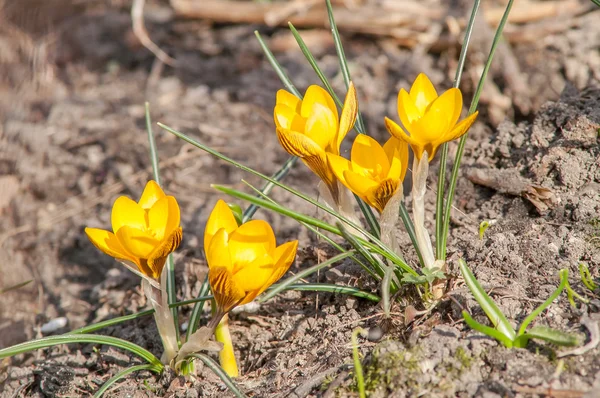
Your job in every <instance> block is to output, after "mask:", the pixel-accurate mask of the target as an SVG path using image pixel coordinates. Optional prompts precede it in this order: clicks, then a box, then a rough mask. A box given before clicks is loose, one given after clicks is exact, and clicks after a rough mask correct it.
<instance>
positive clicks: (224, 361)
mask: <svg viewBox="0 0 600 398" xmlns="http://www.w3.org/2000/svg"><path fill="white" fill-rule="evenodd" d="M215 340H217V341H218V342H220V343H223V349H222V350H221V352H220V353H219V359H220V361H221V367H222V368H223V370H225V372H227V375H228V376H229V377H238V376H239V370H238V366H237V362H236V360H235V352H234V350H233V343H232V341H231V333H229V316H228V315H225V316H224V317H223V318H222V319H221V322H219V325H218V326H217V328H216V329H215Z"/></svg>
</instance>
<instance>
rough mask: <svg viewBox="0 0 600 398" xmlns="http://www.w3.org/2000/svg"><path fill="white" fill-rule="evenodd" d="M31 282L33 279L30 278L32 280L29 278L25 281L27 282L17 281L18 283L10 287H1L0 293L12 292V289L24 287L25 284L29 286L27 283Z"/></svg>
mask: <svg viewBox="0 0 600 398" xmlns="http://www.w3.org/2000/svg"><path fill="white" fill-rule="evenodd" d="M31 282H33V279H30V280H28V281H25V282H21V283H17V284H16V285H12V286H9V287H5V288H3V289H0V294H4V293H6V292H10V291H12V290H17V289H20V288H22V287H23V286H27V285H28V284H30V283H31Z"/></svg>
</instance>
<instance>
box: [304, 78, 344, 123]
mask: <svg viewBox="0 0 600 398" xmlns="http://www.w3.org/2000/svg"><path fill="white" fill-rule="evenodd" d="M315 104H321V105H323V106H324V107H326V108H328V109H329V110H330V111H331V113H333V116H334V119H335V120H336V121H337V120H338V111H337V107H336V106H335V102H333V98H331V95H329V93H328V92H327V91H325V89H323V88H322V87H320V86H317V85H312V86H310V87H308V89H307V90H306V93H304V99H303V100H302V105H301V107H300V114H301V115H302V117H304V118H306V119H308V117H309V116H310V114H311V113H312V112H313V107H314V105H315Z"/></svg>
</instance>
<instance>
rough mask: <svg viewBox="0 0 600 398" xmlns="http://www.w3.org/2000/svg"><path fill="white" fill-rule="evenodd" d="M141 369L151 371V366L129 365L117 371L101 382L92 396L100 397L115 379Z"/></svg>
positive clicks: (117, 379)
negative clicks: (100, 385)
mask: <svg viewBox="0 0 600 398" xmlns="http://www.w3.org/2000/svg"><path fill="white" fill-rule="evenodd" d="M142 370H147V371H149V372H152V371H153V367H152V365H150V364H145V365H136V366H131V367H129V368H126V369H123V370H121V371H120V372H119V373H117V374H116V375H114V376H113V377H111V378H110V379H108V380H107V381H106V382H105V383H104V384H102V387H100V388H99V389H98V391H96V393H95V394H94V398H100V397H102V395H104V393H105V392H106V391H107V390H108V389H109V388H110V387H112V385H113V384H115V383H116V382H117V381H119V380H121V379H122V378H124V377H127V376H129V375H130V374H132V373H135V372H139V371H142Z"/></svg>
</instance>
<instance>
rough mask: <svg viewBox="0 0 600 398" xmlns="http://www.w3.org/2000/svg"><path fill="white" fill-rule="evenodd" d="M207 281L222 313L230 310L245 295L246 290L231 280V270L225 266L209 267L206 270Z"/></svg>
mask: <svg viewBox="0 0 600 398" xmlns="http://www.w3.org/2000/svg"><path fill="white" fill-rule="evenodd" d="M208 282H209V283H210V290H211V291H212V292H213V295H214V297H215V301H216V302H217V306H218V308H219V309H220V310H221V311H222V312H223V313H227V312H229V311H231V310H232V309H233V307H235V306H236V305H238V304H239V303H240V302H241V301H242V300H243V299H244V297H245V295H246V292H244V291H243V290H242V289H240V288H239V286H237V285H236V284H235V282H234V281H233V275H232V274H231V271H230V270H228V269H227V268H225V267H213V268H210V269H209V270H208Z"/></svg>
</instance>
